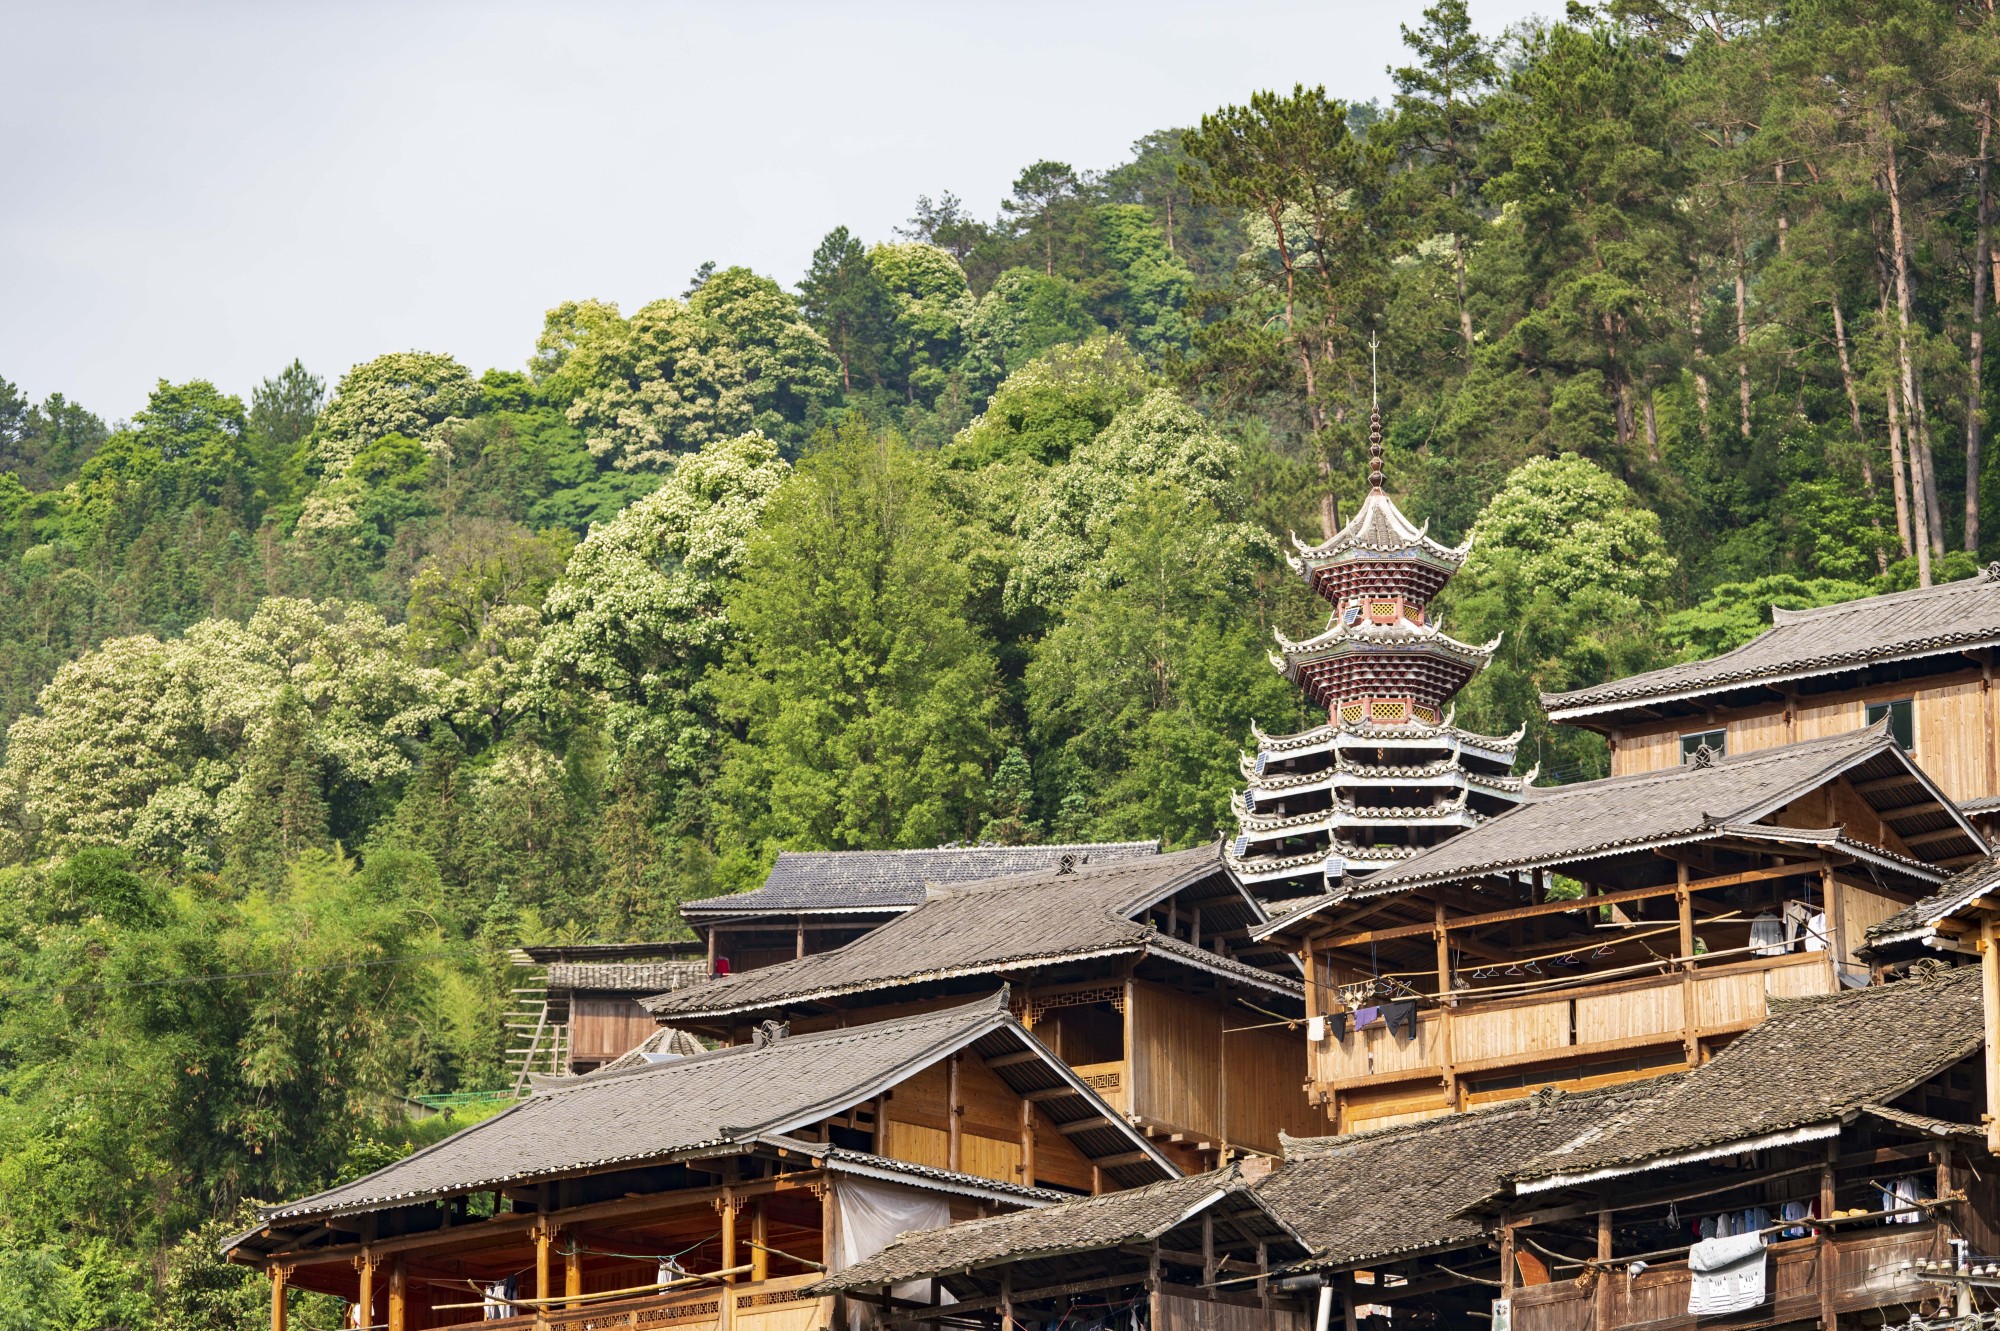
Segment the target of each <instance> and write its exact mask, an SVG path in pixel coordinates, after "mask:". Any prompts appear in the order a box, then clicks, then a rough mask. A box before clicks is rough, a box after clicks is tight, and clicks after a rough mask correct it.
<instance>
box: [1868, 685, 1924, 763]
mask: <svg viewBox="0 0 2000 1331" xmlns="http://www.w3.org/2000/svg"><path fill="white" fill-rule="evenodd" d="M1885 716H1886V717H1888V718H1889V734H1890V736H1891V737H1892V738H1894V739H1895V741H1896V747H1897V748H1899V749H1901V750H1903V751H1904V752H1905V753H1907V752H1909V751H1910V750H1911V749H1914V748H1916V747H1917V722H1916V718H1915V717H1913V716H1912V715H1911V714H1910V700H1909V699H1908V698H1898V699H1896V700H1895V701H1894V702H1871V703H1869V704H1868V724H1869V725H1871V726H1872V725H1874V724H1875V723H1876V722H1877V721H1880V720H1881V719H1882V718H1883V717H1885Z"/></svg>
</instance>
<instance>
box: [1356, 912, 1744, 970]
mask: <svg viewBox="0 0 2000 1331" xmlns="http://www.w3.org/2000/svg"><path fill="white" fill-rule="evenodd" d="M1742 918H1743V912H1742V911H1740V910H1732V911H1727V912H1724V913H1723V914H1721V915H1709V916H1705V917H1703V918H1702V919H1699V920H1696V921H1694V923H1695V924H1697V925H1702V924H1727V923H1728V922H1730V921H1731V920H1740V919H1742ZM1637 923H1638V922H1637V921H1635V922H1633V924H1631V925H1623V926H1620V927H1621V928H1631V927H1636V924H1637ZM1680 927H1681V926H1680V923H1679V922H1678V921H1676V922H1674V923H1672V924H1663V925H1660V926H1658V927H1657V928H1653V929H1648V930H1647V931H1646V932H1645V933H1642V934H1625V935H1623V936H1621V937H1620V938H1619V939H1618V942H1619V943H1637V942H1640V941H1642V940H1644V939H1647V938H1657V937H1658V936H1659V935H1661V934H1671V933H1678V932H1680ZM1613 946H1616V944H1612V943H1598V944H1595V945H1594V946H1593V945H1592V944H1590V943H1585V944H1583V945H1582V946H1580V947H1565V948H1559V949H1557V950H1556V951H1553V952H1543V953H1540V954H1539V955H1536V956H1532V957H1514V958H1512V959H1510V960H1508V961H1505V962H1500V961H1495V962H1492V963H1490V964H1492V965H1495V966H1501V965H1506V966H1526V965H1529V964H1530V963H1535V962H1543V961H1554V960H1557V959H1560V958H1562V957H1573V956H1575V955H1576V954H1577V953H1579V952H1582V951H1583V950H1584V949H1585V948H1591V949H1592V950H1593V951H1595V952H1602V951H1604V950H1605V949H1606V948H1609V947H1613ZM1436 974H1437V967H1435V966H1426V967H1422V968H1420V969H1417V970H1408V971H1384V972H1383V973H1382V978H1383V979H1385V980H1389V979H1400V978H1402V977H1403V976H1406V975H1436ZM1501 987H1502V988H1504V987H1505V986H1501Z"/></svg>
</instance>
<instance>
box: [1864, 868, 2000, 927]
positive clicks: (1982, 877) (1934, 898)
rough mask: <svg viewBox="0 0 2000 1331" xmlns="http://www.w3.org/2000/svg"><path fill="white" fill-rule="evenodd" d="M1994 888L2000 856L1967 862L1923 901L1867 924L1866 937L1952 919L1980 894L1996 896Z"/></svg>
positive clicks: (1999, 871) (1998, 881) (1997, 886)
mask: <svg viewBox="0 0 2000 1331" xmlns="http://www.w3.org/2000/svg"><path fill="white" fill-rule="evenodd" d="M1996 889H2000V856H1995V857H1993V858H1992V859H1984V860H1981V861H1979V863H1977V864H1971V865H1967V866H1966V867H1965V868H1964V869H1962V870H1960V871H1959V872H1958V873H1955V874H1953V875H1952V876H1951V877H1950V878H1947V879H1946V880H1945V881H1944V882H1943V883H1942V884H1940V885H1939V887H1938V890H1937V891H1935V892H1933V893H1931V894H1930V895H1929V896H1927V897H1925V898H1924V899H1923V900H1921V901H1918V902H1916V903H1914V904H1912V905H1909V906H1906V907H1904V908H1903V909H1902V910H1900V911H1897V912H1896V913H1895V914H1894V915H1891V916H1890V917H1889V918H1888V919H1886V920H1882V921H1880V922H1879V923H1876V924H1872V925H1870V926H1869V927H1868V937H1869V939H1870V940H1871V941H1874V940H1877V939H1887V938H1891V937H1893V936H1895V935H1896V934H1903V933H1909V932H1911V931H1913V930H1921V929H1927V928H1929V927H1930V925H1931V924H1932V923H1933V922H1934V921H1937V920H1945V919H1949V918H1951V917H1952V916H1953V915H1956V914H1957V913H1958V912H1959V911H1961V910H1964V909H1965V908H1966V907H1967V906H1969V905H1971V904H1972V903H1973V902H1974V901H1977V900H1978V899H1979V898H1980V897H1986V896H1993V895H1995V894H1996Z"/></svg>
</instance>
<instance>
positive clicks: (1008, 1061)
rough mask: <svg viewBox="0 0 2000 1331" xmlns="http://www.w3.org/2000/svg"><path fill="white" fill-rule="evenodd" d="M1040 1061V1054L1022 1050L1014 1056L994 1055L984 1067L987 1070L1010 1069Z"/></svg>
mask: <svg viewBox="0 0 2000 1331" xmlns="http://www.w3.org/2000/svg"><path fill="white" fill-rule="evenodd" d="M1041 1061H1042V1056H1041V1054H1039V1053H1037V1052H1035V1051H1033V1050H1028V1049H1023V1050H1021V1051H1020V1052H1019V1053H1015V1054H995V1055H994V1056H993V1057H991V1058H989V1059H987V1060H986V1066H987V1067H989V1068H1011V1067H1018V1066H1020V1065H1021V1064H1023V1063H1039V1062H1041Z"/></svg>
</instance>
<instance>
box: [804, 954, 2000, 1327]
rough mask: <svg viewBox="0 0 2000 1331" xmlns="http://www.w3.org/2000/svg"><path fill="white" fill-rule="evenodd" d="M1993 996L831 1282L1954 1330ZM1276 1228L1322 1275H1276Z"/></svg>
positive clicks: (1683, 1322) (1338, 1149)
mask: <svg viewBox="0 0 2000 1331" xmlns="http://www.w3.org/2000/svg"><path fill="white" fill-rule="evenodd" d="M1978 987H1979V984H1978V980H1977V978H1976V977H1974V976H1972V975H1971V974H1969V973H1966V974H1958V975H1951V974H1946V975H1943V976H1941V977H1933V978H1929V979H1910V980H1903V981H1898V982H1894V983H1890V984H1884V985H1877V986H1872V987H1870V988H1867V989H1864V990H1859V991H1844V992H1841V993H1837V994H1828V995H1821V996H1817V997H1813V998H1808V999H1803V1000H1799V1001H1796V1002H1791V1003H1787V1004H1783V1005H1781V1006H1780V1008H1779V1010H1778V1011H1777V1012H1775V1013H1774V1014H1773V1015H1772V1017H1771V1019H1770V1020H1769V1021H1767V1022H1766V1023H1764V1024H1763V1025H1762V1026H1760V1027H1759V1028H1758V1029H1757V1030H1756V1031H1754V1032H1752V1033H1750V1034H1747V1035H1745V1036H1744V1037H1743V1038H1742V1039H1741V1040H1739V1041H1738V1042H1736V1043H1735V1044H1733V1045H1731V1046H1730V1047H1729V1048H1728V1049H1726V1050H1724V1051H1723V1052H1721V1053H1720V1054H1718V1055H1717V1056H1716V1057H1715V1058H1713V1059H1712V1060H1710V1061H1708V1062H1706V1063H1704V1064H1702V1065H1701V1066H1700V1067H1699V1068H1696V1069H1693V1070H1691V1071H1688V1072H1686V1073H1684V1074H1682V1075H1680V1076H1675V1077H1666V1078H1661V1079H1658V1080H1653V1081H1648V1082H1643V1083H1636V1084H1628V1085H1620V1086H1614V1087H1610V1088H1605V1089H1601V1090H1595V1091H1585V1092H1581V1093H1565V1092H1562V1091H1558V1090H1554V1089H1547V1090H1544V1091H1542V1092H1540V1093H1538V1094H1536V1095H1534V1096H1532V1097H1529V1098H1527V1099H1521V1100H1514V1101H1509V1102H1503V1103H1498V1104H1495V1105H1492V1106H1489V1107H1486V1108H1482V1109H1476V1110H1472V1111H1469V1112H1467V1113H1463V1114H1453V1115H1447V1116H1444V1117H1440V1118H1432V1119H1425V1120H1421V1121H1417V1122H1412V1123H1406V1124H1398V1125H1395V1126H1391V1127H1387V1128H1380V1129H1375V1130H1372V1131H1366V1132H1358V1133H1348V1134H1342V1135H1339V1136H1332V1137H1322V1138H1315V1139H1306V1140H1290V1141H1287V1142H1286V1144H1285V1155H1284V1158H1283V1160H1282V1161H1279V1162H1276V1163H1275V1164H1272V1163H1270V1162H1264V1163H1265V1164H1266V1165H1267V1166H1268V1167H1267V1168H1266V1169H1263V1170H1260V1171H1259V1172H1258V1173H1257V1175H1256V1176H1254V1177H1251V1176H1248V1175H1247V1174H1244V1173H1237V1172H1233V1171H1225V1172H1223V1173H1219V1174H1210V1175H1205V1176H1200V1177H1196V1178H1189V1179H1182V1180H1177V1181H1174V1182H1169V1183H1163V1184H1158V1185H1154V1186H1153V1187H1149V1188H1144V1189H1140V1190H1137V1191H1135V1192H1132V1193H1125V1194H1119V1195H1116V1196H1112V1197H1104V1198H1097V1199H1093V1200H1087V1201H1074V1202H1065V1203H1060V1204H1058V1205H1056V1206H1052V1207H1048V1208H1044V1209H1039V1210H1036V1211H1034V1212H1032V1213H1028V1212H1021V1213H1015V1214H1010V1215H1004V1216H996V1217H993V1218H991V1219H988V1220H984V1221H981V1222H978V1223H977V1224H975V1225H970V1226H963V1227H959V1228H956V1229H953V1230H947V1231H942V1232H933V1233H926V1234H917V1235H910V1236H907V1237H905V1238H903V1239H901V1240H899V1241H898V1242H896V1243H894V1244H892V1245H890V1246H889V1247H888V1248H885V1249H884V1250H883V1251H882V1252H881V1253H879V1254H878V1255H877V1256H876V1257H874V1258H873V1259H871V1260H870V1261H867V1262H863V1263H860V1264H858V1265H856V1266H854V1267H851V1268H849V1269H848V1270H847V1271H845V1272H842V1273H840V1274H838V1275H835V1276H832V1277H830V1278H829V1279H828V1280H827V1281H826V1282H825V1283H824V1284H822V1285H821V1286H820V1287H819V1288H820V1289H821V1290H822V1291H830V1290H840V1291H843V1292H845V1293H846V1294H847V1295H848V1297H850V1298H853V1299H857V1300H859V1299H864V1298H865V1299H867V1300H869V1302H870V1304H871V1306H875V1307H881V1308H885V1309H886V1310H887V1311H888V1312H889V1314H890V1315H891V1316H892V1317H893V1318H895V1319H896V1320H894V1321H892V1322H891V1323H890V1324H891V1325H901V1326H912V1327H914V1326H920V1325H922V1324H924V1323H926V1322H930V1321H935V1320H938V1319H940V1318H941V1317H942V1316H944V1315H945V1314H944V1313H942V1312H941V1311H940V1310H937V1309H926V1308H921V1307H917V1306H915V1305H914V1302H913V1301H911V1300H907V1299H902V1300H899V1299H897V1298H896V1297H895V1295H894V1294H893V1292H892V1290H893V1288H894V1287H895V1286H896V1285H898V1284H901V1283H902V1282H917V1281H927V1280H935V1281H938V1282H941V1283H942V1284H943V1285H944V1287H945V1288H946V1290H948V1291H949V1292H950V1293H951V1294H953V1295H954V1296H957V1297H959V1298H962V1299H964V1300H965V1305H964V1306H965V1307H966V1309H967V1311H968V1312H971V1313H973V1315H974V1316H975V1317H976V1316H979V1315H980V1314H982V1313H988V1314H990V1312H991V1311H996V1310H997V1311H999V1312H1000V1313H1001V1314H1002V1321H1001V1325H1002V1326H1004V1327H1013V1326H1018V1325H1019V1323H1020V1321H1023V1320H1029V1321H1038V1322H1041V1323H1043V1324H1045V1325H1052V1324H1056V1323H1058V1322H1062V1323H1065V1324H1066V1323H1067V1322H1069V1321H1071V1320H1084V1319H1086V1318H1088V1317H1090V1316H1091V1315H1092V1314H1098V1313H1103V1312H1104V1311H1105V1310H1106V1308H1107V1305H1108V1307H1109V1309H1110V1313H1109V1316H1110V1318H1111V1319H1116V1318H1117V1317H1118V1316H1119V1313H1120V1312H1122V1310H1123V1309H1124V1308H1127V1307H1131V1308H1139V1307H1150V1310H1151V1314H1152V1315H1151V1320H1150V1323H1149V1325H1151V1326H1152V1327H1154V1328H1160V1327H1162V1326H1171V1327H1184V1326H1201V1327H1204V1328H1207V1327H1218V1328H1220V1327H1227V1328H1231V1331H1265V1329H1266V1328H1268V1331H1304V1328H1305V1326H1306V1325H1307V1324H1308V1318H1310V1324H1311V1325H1312V1326H1314V1327H1316V1328H1326V1329H1327V1331H1331V1328H1332V1327H1334V1326H1336V1325H1337V1326H1340V1327H1341V1328H1343V1331H1361V1329H1362V1328H1395V1327H1403V1326H1419V1327H1425V1326H1435V1327H1460V1326H1479V1325H1493V1326H1501V1325H1505V1326H1509V1327H1511V1328H1513V1329H1514V1331H1612V1329H1613V1328H1634V1327H1643V1328H1648V1329H1649V1331H1696V1329H1697V1328H1701V1329H1703V1331H1751V1329H1752V1328H1773V1327H1794V1326H1795V1327H1810V1326H1814V1325H1817V1326H1819V1327H1820V1328H1823V1329H1824V1331H1839V1329H1840V1328H1843V1327H1845V1328H1860V1327H1875V1326H1884V1325H1891V1324H1902V1323H1903V1322H1904V1321H1905V1320H1906V1319H1907V1318H1908V1317H1909V1316H1910V1315H1911V1314H1913V1313H1914V1314H1918V1315H1928V1316H1930V1317H1932V1318H1936V1319H1941V1318H1942V1317H1943V1316H1944V1315H1945V1314H1948V1313H1949V1312H1950V1311H1951V1310H1952V1309H1954V1308H1963V1307H1964V1306H1965V1303H1963V1302H1961V1299H1962V1297H1964V1296H1965V1295H1967V1294H1969V1293H1970V1289H1969V1287H1970V1286H1973V1285H1978V1284H1984V1285H1986V1286H1988V1287H1989V1289H1988V1290H1987V1291H1982V1293H1987V1294H1990V1288H1991V1287H1993V1286H1996V1285H2000V1274H1996V1273H1995V1270H1994V1268H1993V1267H1992V1266H1991V1265H1989V1263H1991V1261H1992V1259H1991V1258H1987V1257H1984V1256H1982V1255H1983V1254H1992V1253H1995V1252H2000V1230H1996V1228H1995V1226H1996V1222H2000V1160H1996V1159H1995V1157H1993V1156H1992V1155H1991V1153H1989V1152H1988V1151H1986V1150H1985V1148H1984V1145H1983V1142H1982V1140H1981V1130H1980V1127H1979V1122H1978V1120H1979V1110H1980V1107H1981V1098H1980V1097H1981V1090H1982V1087H1981V1085H1980V1083H1981V1081H1982V1071H1981V1068H1982V1062H1983V1053H1982V1048H1981V1046H1982V1044H1983V1040H1982V1037H1981V1026H1982V1015H1981V1013H1980V1010H1979V1005H1978V1003H1977V1001H1976V996H1977V990H1978ZM1885 1188H1886V1189H1887V1192H1886V1193H1885V1191H1884V1189H1885ZM1155 1199H1157V1200H1155ZM1169 1199H1171V1200H1169ZM1203 1202H1206V1205H1205V1206H1204V1205H1202V1204H1201V1203H1203ZM1174 1203H1190V1204H1188V1205H1186V1206H1185V1209H1179V1210H1177V1208H1176V1205H1175V1204H1174ZM1225 1207H1227V1208H1228V1209H1226V1210H1225ZM1203 1217H1207V1218H1205V1219H1204V1218H1203ZM1197 1222H1199V1228H1197ZM1281 1235H1282V1236H1285V1237H1288V1238H1290V1239H1292V1240H1294V1241H1295V1242H1297V1243H1298V1244H1302V1245H1303V1246H1304V1247H1305V1249H1306V1250H1307V1255H1306V1256H1304V1257H1303V1258H1301V1259H1298V1260H1294V1261H1291V1262H1289V1263H1285V1262H1279V1261H1276V1260H1273V1258H1274V1256H1275V1254H1277V1253H1278V1252H1280V1251H1282V1250H1285V1245H1284V1244H1283V1243H1282V1242H1281V1239H1280V1237H1279V1236H1281ZM1716 1237H1722V1238H1723V1242H1724V1243H1725V1244H1733V1245H1737V1246H1739V1247H1740V1248H1741V1249H1742V1250H1743V1251H1744V1252H1746V1253H1747V1254H1748V1262H1747V1263H1746V1264H1745V1265H1746V1266H1747V1265H1748V1264H1749V1263H1754V1265H1755V1268H1756V1269H1755V1272H1754V1278H1753V1279H1747V1280H1745V1279H1742V1277H1743V1276H1745V1275H1748V1274H1750V1273H1749V1272H1748V1271H1747V1270H1739V1271H1737V1272H1735V1273H1734V1274H1735V1276H1736V1277H1737V1278H1736V1279H1735V1280H1732V1281H1731V1282H1730V1283H1729V1284H1728V1285H1727V1286H1726V1290H1727V1292H1729V1293H1730V1294H1731V1295H1732V1296H1733V1297H1735V1298H1736V1300H1737V1306H1734V1307H1731V1308H1727V1309H1724V1310H1720V1311H1715V1312H1711V1311H1710V1309H1712V1308H1714V1307H1715V1305H1713V1304H1712V1303H1709V1302H1707V1300H1708V1299H1709V1298H1710V1297H1711V1296H1712V1295H1713V1294H1714V1292H1715V1290H1714V1286H1713V1285H1712V1284H1711V1285H1710V1286H1709V1288H1706V1289H1702V1290H1700V1291H1699V1292H1698V1291H1697V1273H1696V1271H1695V1270H1694V1269H1693V1268H1692V1264H1693V1263H1695V1262H1696V1261H1697V1260H1699V1259H1700V1258H1703V1257H1706V1256H1709V1255H1712V1254H1713V1252H1714V1246H1715V1245H1714V1244H1713V1243H1710V1244H1709V1245H1708V1246H1707V1248H1706V1251H1705V1252H1702V1253H1699V1254H1698V1253H1697V1252H1696V1248H1697V1245H1700V1244H1703V1243H1704V1240H1705V1239H1711V1240H1712V1239H1714V1238H1716ZM1253 1244H1254V1247H1253ZM1957 1244H1963V1245H1965V1246H1964V1247H1963V1248H1959V1247H1957V1246H1955V1245H1957ZM1175 1250H1178V1252H1177V1253H1176V1252H1175ZM1966 1252H1969V1253H1970V1254H1972V1256H1971V1257H1970V1258H1966V1257H1964V1256H1963V1254H1964V1253H1966ZM1176 1267H1178V1272H1176V1269H1175V1268H1176ZM1176 1274H1178V1278H1179V1282H1180V1283H1183V1284H1185V1285H1186V1286H1187V1288H1183V1289H1175V1288H1174V1282H1175V1276H1176ZM1703 1279H1707V1277H1703ZM1160 1291H1165V1292H1166V1294H1167V1297H1166V1298H1164V1299H1162V1298H1161V1297H1160V1296H1159V1292H1160ZM1085 1300H1088V1305H1089V1306H1088V1307H1086V1308H1081V1309H1079V1308H1077V1307H1075V1306H1074V1305H1075V1304H1078V1303H1082V1302H1084V1301H1085ZM1968 1301H1969V1300H1968ZM1204 1304H1206V1305H1208V1306H1204ZM1336 1318H1338V1321H1337V1322H1336V1320H1335V1319H1336ZM1925 1324H1926V1325H1942V1324H1944V1323H1943V1322H1942V1321H1941V1320H1934V1321H1930V1322H1926V1323H1925ZM1952 1325H1961V1324H1958V1323H1953V1324H1952ZM1962 1325H1967V1326H1970V1325H1972V1323H1963V1324H1962Z"/></svg>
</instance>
